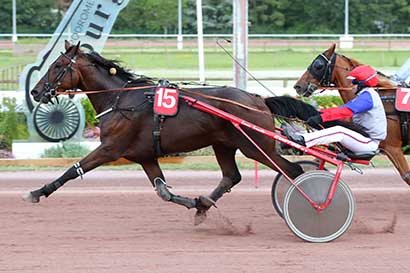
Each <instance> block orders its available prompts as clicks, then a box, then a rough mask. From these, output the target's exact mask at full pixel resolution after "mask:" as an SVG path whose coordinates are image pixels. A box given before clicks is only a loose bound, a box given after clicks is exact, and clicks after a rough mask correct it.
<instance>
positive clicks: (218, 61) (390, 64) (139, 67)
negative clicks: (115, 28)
mask: <svg viewBox="0 0 410 273" xmlns="http://www.w3.org/2000/svg"><path fill="white" fill-rule="evenodd" d="M45 41H48V40H42V39H20V40H19V42H18V43H19V45H20V46H24V45H30V44H44V45H45ZM330 44H331V41H329V45H330ZM226 47H227V49H229V50H230V45H229V44H228V45H226ZM325 49H326V48H318V47H317V46H314V47H294V48H293V49H291V48H289V47H280V46H278V47H268V46H250V47H249V50H248V51H249V53H248V54H249V55H248V63H249V69H250V70H253V71H255V70H280V69H304V68H306V67H307V65H308V64H309V63H310V62H311V61H312V60H313V58H314V57H315V56H317V54H318V53H320V52H322V51H323V50H325ZM337 52H338V53H341V54H345V55H346V56H348V57H352V58H356V59H358V60H359V61H361V62H363V63H366V64H369V65H371V66H374V67H376V68H378V69H382V68H398V67H400V66H401V65H402V64H403V63H404V62H405V60H406V59H407V58H408V57H409V56H408V52H407V51H400V50H386V49H378V48H372V49H368V48H363V47H361V48H360V47H358V48H355V49H353V50H341V49H337ZM102 54H103V56H104V57H106V58H108V59H118V60H120V61H122V63H123V65H124V66H125V67H127V68H130V69H133V70H135V71H137V73H138V71H144V70H155V69H159V70H175V69H177V70H179V69H181V70H195V71H196V70H197V69H198V56H197V49H196V47H195V46H193V45H191V46H190V47H189V46H186V47H185V48H184V50H182V51H178V50H176V49H175V47H174V46H170V45H164V46H160V45H154V46H150V45H149V44H147V45H144V46H115V47H114V46H112V47H106V48H104V50H103V52H102ZM35 59H36V56H35V55H33V54H32V55H29V54H28V55H13V52H12V51H11V50H4V49H3V50H0V70H1V69H3V68H6V67H11V66H13V65H16V64H28V63H33V62H34V61H35ZM205 65H206V70H226V71H231V70H232V60H231V59H230V57H229V56H228V55H227V54H226V53H224V52H223V51H222V49H220V48H219V47H218V46H216V45H215V44H214V43H209V44H208V45H207V47H206V48H205ZM153 76H158V75H153Z"/></svg>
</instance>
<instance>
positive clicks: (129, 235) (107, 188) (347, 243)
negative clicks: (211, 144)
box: [0, 169, 410, 273]
mask: <svg viewBox="0 0 410 273" xmlns="http://www.w3.org/2000/svg"><path fill="white" fill-rule="evenodd" d="M60 173H61V172H19V173H12V172H2V173H1V176H0V208H1V209H0V214H1V215H0V272H10V273H13V272H30V273H33V272H41V273H48V272H50V273H57V272H64V273H65V272H70V273H77V272H98V273H103V272H104V273H105V272H107V273H108V272H110V273H113V272H127V273H128V272H160V273H161V272H164V273H165V272H167V273H180V272H187V273H205V272H213V273H215V272H223V273H225V272H226V273H227V272H232V273H239V272H252V273H257V272H392V273H393V272H410V187H408V186H406V185H405V184H404V182H402V181H401V179H400V178H399V176H398V174H397V173H396V172H395V171H393V170H390V169H385V170H366V171H365V175H359V174H357V173H355V172H352V171H350V170H348V169H345V170H344V174H343V180H344V181H345V182H346V183H347V184H348V185H349V186H350V187H351V189H352V191H353V193H354V196H355V199H356V206H357V207H356V213H355V217H354V222H353V224H352V226H351V227H350V229H348V231H347V232H346V233H345V234H344V235H343V236H342V237H340V238H339V239H337V240H336V241H333V242H330V243H325V244H312V243H305V242H303V241H301V240H300V239H298V238H297V237H295V236H294V235H293V233H292V232H291V231H290V230H289V229H288V228H287V226H286V224H285V222H284V221H283V220H282V219H281V218H280V217H279V216H277V215H276V213H275V211H274V209H273V207H272V204H271V201H270V186H271V181H272V180H273V176H274V173H272V172H269V171H262V172H260V186H259V188H257V189H256V188H255V187H254V185H253V174H252V172H251V171H246V172H242V173H243V181H242V182H241V184H240V185H239V186H238V187H237V188H235V189H234V190H233V191H232V192H231V193H230V194H227V195H226V196H225V197H224V198H222V199H221V200H220V201H219V202H218V209H215V208H212V209H211V211H210V213H209V216H208V219H207V221H206V222H205V223H204V224H202V225H201V226H197V227H196V226H193V224H192V223H193V215H194V211H193V210H191V211H189V210H187V209H185V208H183V207H179V206H177V205H174V204H170V203H166V202H164V201H162V200H160V199H159V197H157V196H156V194H155V193H154V191H153V190H152V188H151V186H150V184H149V182H148V180H147V179H146V178H145V175H144V174H143V173H142V172H141V171H94V172H92V173H90V174H87V175H86V176H85V179H84V180H83V181H81V180H79V179H78V180H75V181H71V182H69V183H68V184H66V185H65V186H64V187H63V189H60V191H58V192H57V193H55V194H54V195H52V196H50V197H49V198H48V199H44V200H42V202H40V203H39V204H28V203H25V202H23V201H22V200H21V197H20V196H21V194H22V193H23V192H25V191H27V190H33V189H35V188H37V187H39V186H42V185H43V184H44V183H46V182H47V183H48V182H50V181H51V180H52V179H53V178H55V177H57V176H58V175H59V174H60ZM165 175H166V177H167V178H168V183H169V184H170V185H172V186H173V189H172V191H173V192H174V193H177V194H184V195H188V196H192V197H194V196H198V195H199V194H206V193H209V192H210V191H211V190H212V189H213V187H214V186H216V184H217V182H218V181H219V178H220V174H219V172H210V171H196V172H181V171H165Z"/></svg>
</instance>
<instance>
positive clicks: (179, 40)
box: [177, 0, 184, 50]
mask: <svg viewBox="0 0 410 273" xmlns="http://www.w3.org/2000/svg"><path fill="white" fill-rule="evenodd" d="M183 39H184V38H183V37H182V0H178V37H177V49H178V50H182V49H183V48H184V44H183Z"/></svg>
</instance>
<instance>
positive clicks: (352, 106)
mask: <svg viewBox="0 0 410 273" xmlns="http://www.w3.org/2000/svg"><path fill="white" fill-rule="evenodd" d="M347 78H348V79H351V80H352V84H353V91H354V92H355V94H356V95H357V96H356V97H355V98H354V99H352V100H350V101H349V102H347V103H345V104H344V105H341V106H339V107H333V108H327V109H322V110H320V112H321V113H320V114H319V115H316V116H313V117H310V118H309V119H308V120H307V123H308V124H309V125H311V126H313V127H317V125H318V124H320V123H322V122H327V121H332V120H341V119H348V118H352V121H353V123H355V124H356V125H358V126H359V127H361V128H363V130H364V132H365V133H366V134H367V135H368V136H364V135H362V134H360V133H358V132H356V131H353V130H350V129H348V128H346V127H343V126H333V127H329V128H326V129H323V130H318V131H314V132H311V133H304V134H295V133H292V132H290V131H286V132H285V134H286V135H287V137H288V138H289V139H290V140H292V141H293V142H296V143H298V144H300V145H303V146H306V147H312V146H316V145H322V144H329V143H332V142H339V143H340V144H342V145H343V146H344V147H346V148H347V149H349V150H350V151H352V152H354V153H357V152H374V151H376V150H377V149H378V147H379V143H380V141H382V140H384V139H385V138H386V135H387V120H386V114H385V112H384V108H383V104H382V101H381V99H380V96H379V94H378V93H377V92H376V91H375V90H374V89H373V88H372V87H374V86H376V85H377V83H378V78H377V72H376V71H375V70H374V69H373V68H371V67H370V66H366V65H360V66H357V67H356V68H354V69H353V70H352V71H350V73H349V76H348V77H347Z"/></svg>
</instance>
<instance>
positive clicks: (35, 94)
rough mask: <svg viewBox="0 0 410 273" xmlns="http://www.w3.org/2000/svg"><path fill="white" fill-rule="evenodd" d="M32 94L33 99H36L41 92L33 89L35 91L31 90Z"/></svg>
mask: <svg viewBox="0 0 410 273" xmlns="http://www.w3.org/2000/svg"><path fill="white" fill-rule="evenodd" d="M30 93H31V95H32V96H33V97H36V96H37V95H38V93H39V92H38V91H37V90H36V89H33V90H31V92H30Z"/></svg>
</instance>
